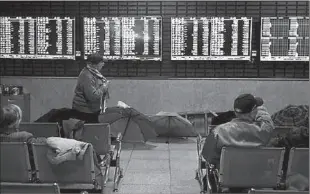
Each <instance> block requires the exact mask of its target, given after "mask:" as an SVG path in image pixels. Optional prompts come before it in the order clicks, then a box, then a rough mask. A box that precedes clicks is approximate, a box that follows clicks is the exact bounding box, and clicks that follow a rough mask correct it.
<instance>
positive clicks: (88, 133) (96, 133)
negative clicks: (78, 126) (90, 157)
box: [82, 123, 111, 155]
mask: <svg viewBox="0 0 310 194" xmlns="http://www.w3.org/2000/svg"><path fill="white" fill-rule="evenodd" d="M82 141H84V142H87V143H91V144H92V145H93V147H94V149H95V151H96V153H97V154H100V155H105V154H106V153H108V152H109V150H110V145H111V133H110V125H109V124H107V123H93V124H84V130H83V134H82Z"/></svg>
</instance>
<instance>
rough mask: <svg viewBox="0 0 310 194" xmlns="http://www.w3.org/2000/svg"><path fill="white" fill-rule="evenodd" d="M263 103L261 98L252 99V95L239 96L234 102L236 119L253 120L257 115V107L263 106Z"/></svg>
mask: <svg viewBox="0 0 310 194" xmlns="http://www.w3.org/2000/svg"><path fill="white" fill-rule="evenodd" d="M263 103H264V102H263V100H262V99H261V98H259V97H254V96H253V95H252V94H241V95H240V96H238V97H237V98H236V99H235V102H234V111H235V114H236V117H238V118H249V119H251V120H254V119H255V117H256V114H257V107H258V106H261V105H263Z"/></svg>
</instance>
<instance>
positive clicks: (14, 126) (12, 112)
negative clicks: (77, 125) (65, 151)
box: [0, 104, 102, 175]
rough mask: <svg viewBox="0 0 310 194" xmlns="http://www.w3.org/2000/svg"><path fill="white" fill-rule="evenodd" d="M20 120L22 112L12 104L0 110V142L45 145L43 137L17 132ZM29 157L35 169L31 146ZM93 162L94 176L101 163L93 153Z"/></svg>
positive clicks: (98, 171)
mask: <svg viewBox="0 0 310 194" xmlns="http://www.w3.org/2000/svg"><path fill="white" fill-rule="evenodd" d="M21 120H22V110H21V109H20V108H19V107H18V106H17V105H14V104H10V105H7V106H4V107H3V108H0V142H27V143H29V144H30V143H45V144H46V143H47V139H46V138H44V137H36V138H35V137H33V135H32V134H31V133H29V132H27V131H19V130H18V128H19V124H20V122H21ZM61 139H63V140H66V138H61ZM28 151H29V155H30V165H31V168H32V169H34V168H35V164H34V158H33V152H32V149H31V146H28ZM94 162H95V166H96V167H97V168H96V174H97V175H99V174H100V173H101V172H100V167H99V163H100V162H102V159H101V158H100V156H99V155H98V154H96V153H94Z"/></svg>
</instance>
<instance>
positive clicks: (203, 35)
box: [171, 17, 252, 60]
mask: <svg viewBox="0 0 310 194" xmlns="http://www.w3.org/2000/svg"><path fill="white" fill-rule="evenodd" d="M251 38H252V18H246V17H241V18H236V17H231V18H225V17H199V18H196V17H177V18H172V19H171V60H250V59H251Z"/></svg>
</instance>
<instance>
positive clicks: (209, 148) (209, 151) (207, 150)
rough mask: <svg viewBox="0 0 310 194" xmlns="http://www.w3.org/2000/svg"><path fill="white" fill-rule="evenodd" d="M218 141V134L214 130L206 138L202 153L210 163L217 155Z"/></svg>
mask: <svg viewBox="0 0 310 194" xmlns="http://www.w3.org/2000/svg"><path fill="white" fill-rule="evenodd" d="M217 141H218V136H217V135H215V134H214V133H213V132H212V133H209V135H208V136H207V137H206V139H205V143H204V145H203V148H202V151H201V155H202V156H203V158H204V159H205V160H206V161H207V162H209V163H212V162H213V159H214V157H215V155H216V148H217Z"/></svg>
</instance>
